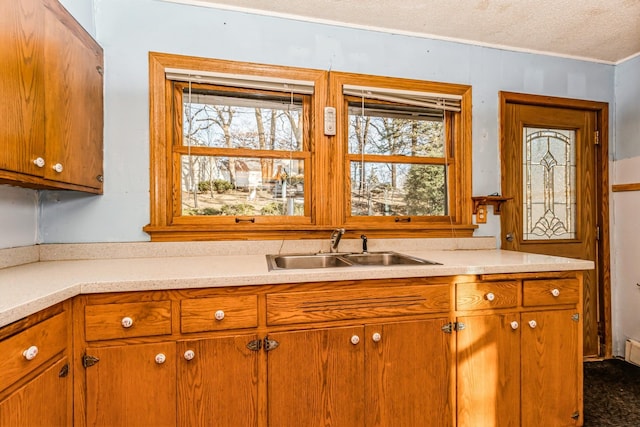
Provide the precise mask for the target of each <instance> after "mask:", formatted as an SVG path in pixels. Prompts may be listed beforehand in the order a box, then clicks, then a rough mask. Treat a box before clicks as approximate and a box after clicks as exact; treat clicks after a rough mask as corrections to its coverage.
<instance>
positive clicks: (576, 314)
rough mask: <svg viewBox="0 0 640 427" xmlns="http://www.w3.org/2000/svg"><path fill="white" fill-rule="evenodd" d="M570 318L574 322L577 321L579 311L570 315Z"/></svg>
mask: <svg viewBox="0 0 640 427" xmlns="http://www.w3.org/2000/svg"><path fill="white" fill-rule="evenodd" d="M571 320H573V321H574V322H577V321H579V320H580V313H575V314H572V315H571Z"/></svg>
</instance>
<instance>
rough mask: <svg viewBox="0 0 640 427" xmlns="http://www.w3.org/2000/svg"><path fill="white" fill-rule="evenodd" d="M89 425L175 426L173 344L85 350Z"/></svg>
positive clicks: (129, 345) (174, 354)
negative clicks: (88, 362)
mask: <svg viewBox="0 0 640 427" xmlns="http://www.w3.org/2000/svg"><path fill="white" fill-rule="evenodd" d="M86 353H87V355H90V356H94V357H96V358H97V359H99V360H98V361H97V363H95V364H94V365H93V366H89V367H87V368H86V371H85V374H86V387H87V392H86V396H87V397H86V401H87V403H86V405H87V407H86V410H87V414H86V415H87V425H88V426H105V427H113V426H123V427H125V426H130V427H134V426H135V427H142V426H153V427H160V426H172V427H174V426H175V425H176V344H175V343H173V342H163V343H153V344H123V345H118V346H113V347H94V348H87V350H86Z"/></svg>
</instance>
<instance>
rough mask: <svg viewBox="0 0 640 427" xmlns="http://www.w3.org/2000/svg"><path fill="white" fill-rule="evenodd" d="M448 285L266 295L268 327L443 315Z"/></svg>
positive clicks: (445, 308) (445, 307)
mask: <svg viewBox="0 0 640 427" xmlns="http://www.w3.org/2000/svg"><path fill="white" fill-rule="evenodd" d="M449 307H450V297H449V285H430V286H403V287H393V288H378V289H348V290H347V289H345V290H332V291H309V292H286V293H275V294H268V295H267V324H269V325H285V324H291V323H305V322H322V321H330V320H345V319H359V318H367V317H382V316H403V315H411V314H425V313H439V312H446V311H448V310H449Z"/></svg>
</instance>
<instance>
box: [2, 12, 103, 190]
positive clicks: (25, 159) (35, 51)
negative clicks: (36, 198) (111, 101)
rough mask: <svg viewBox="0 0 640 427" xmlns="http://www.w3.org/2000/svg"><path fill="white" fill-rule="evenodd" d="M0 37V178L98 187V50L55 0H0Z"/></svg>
mask: <svg viewBox="0 0 640 427" xmlns="http://www.w3.org/2000/svg"><path fill="white" fill-rule="evenodd" d="M0 37H2V40H3V49H2V50H1V51H0V115H2V117H3V119H4V122H3V123H4V124H3V126H2V128H1V129H0V183H10V184H13V185H21V186H26V187H32V188H51V189H69V190H78V191H85V192H90V193H102V180H103V178H102V174H103V172H102V157H103V154H102V144H103V136H102V134H103V104H102V96H103V94H102V93H103V82H102V73H103V71H102V67H103V53H102V49H101V48H100V46H99V45H98V44H97V43H96V42H95V41H94V40H93V39H92V38H91V36H89V35H88V34H87V33H86V31H85V30H84V29H83V28H82V27H81V26H80V25H79V24H78V23H77V22H76V21H75V20H74V19H73V17H72V16H71V15H70V14H69V13H68V12H67V11H66V10H65V9H64V8H63V7H62V5H60V3H58V1H57V0H24V1H19V2H10V1H5V2H2V5H0Z"/></svg>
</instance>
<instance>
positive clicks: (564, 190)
mask: <svg viewBox="0 0 640 427" xmlns="http://www.w3.org/2000/svg"><path fill="white" fill-rule="evenodd" d="M522 141H523V144H524V147H523V148H524V149H523V156H522V157H523V158H522V162H523V168H522V170H523V174H524V176H523V178H524V179H523V206H522V211H523V212H524V215H523V222H524V224H523V240H536V241H541V240H559V239H575V238H576V150H575V145H576V131H575V130H560V129H540V128H534V127H525V128H524V129H523V138H522Z"/></svg>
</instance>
